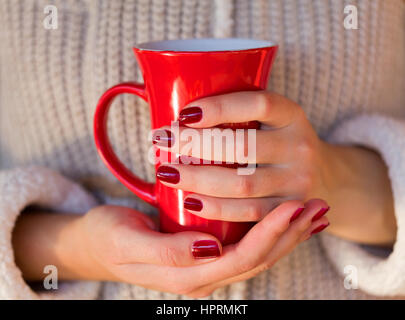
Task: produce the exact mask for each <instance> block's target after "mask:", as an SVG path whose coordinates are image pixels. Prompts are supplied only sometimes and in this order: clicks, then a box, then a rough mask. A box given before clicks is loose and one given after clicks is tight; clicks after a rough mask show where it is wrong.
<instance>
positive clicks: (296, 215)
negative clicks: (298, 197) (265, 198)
mask: <svg viewBox="0 0 405 320" xmlns="http://www.w3.org/2000/svg"><path fill="white" fill-rule="evenodd" d="M304 210H305V208H298V209H297V210H295V212H294V214H293V215H292V216H291V219H290V223H291V222H293V221H294V220H297V219H298V217H299V216H300V214H301V213H302V211H304Z"/></svg>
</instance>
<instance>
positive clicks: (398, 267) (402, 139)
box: [321, 115, 405, 296]
mask: <svg viewBox="0 0 405 320" xmlns="http://www.w3.org/2000/svg"><path fill="white" fill-rule="evenodd" d="M328 140H329V141H330V142H333V143H338V144H349V145H350V144H351V145H362V146H365V147H368V148H371V149H374V150H376V151H378V152H379V153H380V155H381V156H382V158H383V160H384V161H385V163H386V165H387V167H388V173H389V178H390V180H391V185H392V191H393V196H394V208H395V216H396V219H397V226H398V231H397V239H396V243H395V245H394V247H393V250H392V252H391V253H390V254H389V256H388V257H386V258H382V257H379V256H377V255H374V254H372V253H371V251H372V250H366V249H367V247H364V246H361V245H359V244H355V243H352V242H349V241H345V240H342V239H339V238H337V237H334V236H331V235H327V234H323V235H321V241H322V244H323V247H324V249H325V251H326V253H327V255H328V257H329V259H330V260H331V261H332V263H333V264H334V265H335V267H336V269H337V271H338V272H339V273H341V274H342V276H347V274H345V270H346V272H347V270H348V269H345V267H346V266H350V268H352V267H355V268H356V273H357V281H358V282H357V283H358V287H359V289H362V290H364V291H365V292H368V293H370V294H373V295H376V296H398V295H400V296H404V295H405V119H393V118H390V117H386V116H383V115H358V116H355V117H353V118H351V119H349V120H346V121H344V122H343V123H342V124H341V125H339V126H338V127H337V128H336V129H335V130H334V131H333V132H332V134H331V135H330V136H329V139H328Z"/></svg>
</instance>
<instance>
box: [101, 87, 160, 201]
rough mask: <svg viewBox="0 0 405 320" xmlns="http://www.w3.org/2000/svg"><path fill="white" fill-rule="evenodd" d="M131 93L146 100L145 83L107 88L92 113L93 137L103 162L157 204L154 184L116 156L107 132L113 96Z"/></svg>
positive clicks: (129, 184) (134, 189) (136, 191)
mask: <svg viewBox="0 0 405 320" xmlns="http://www.w3.org/2000/svg"><path fill="white" fill-rule="evenodd" d="M122 93H131V94H134V95H136V96H138V97H141V98H142V99H143V100H145V101H146V102H148V97H147V93H146V90H145V85H144V84H140V83H135V82H126V83H120V84H118V85H116V86H114V87H112V88H110V89H108V90H107V91H106V92H104V94H103V95H102V96H101V98H100V100H99V101H98V104H97V107H96V112H95V114H94V139H95V143H96V147H97V151H98V153H99V155H100V157H101V159H102V160H103V162H104V164H105V165H106V166H107V167H108V168H109V169H110V171H111V172H112V173H113V174H114V175H115V176H116V177H117V178H118V180H119V181H121V182H122V183H123V184H124V185H125V186H126V187H127V188H128V189H129V190H131V191H132V192H133V193H135V194H136V195H137V196H138V197H139V198H141V199H142V200H144V201H146V202H148V203H149V204H151V205H153V206H155V207H156V206H157V201H156V192H155V185H154V184H153V183H148V182H146V181H143V180H141V179H140V178H138V177H137V176H135V175H134V174H133V173H132V172H131V171H130V170H129V169H128V168H127V167H126V166H125V165H124V164H123V163H122V162H121V161H120V160H119V159H118V157H117V156H116V154H115V153H114V150H113V148H112V147H111V143H110V139H109V137H108V132H107V119H108V111H109V109H110V106H111V103H112V101H113V100H114V98H115V97H116V96H117V95H119V94H122Z"/></svg>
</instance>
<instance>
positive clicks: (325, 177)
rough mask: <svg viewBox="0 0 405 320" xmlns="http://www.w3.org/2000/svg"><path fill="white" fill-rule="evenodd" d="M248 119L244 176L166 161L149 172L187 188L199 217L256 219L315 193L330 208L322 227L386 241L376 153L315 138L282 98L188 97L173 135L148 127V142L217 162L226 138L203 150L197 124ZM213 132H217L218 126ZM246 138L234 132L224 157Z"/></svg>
mask: <svg viewBox="0 0 405 320" xmlns="http://www.w3.org/2000/svg"><path fill="white" fill-rule="evenodd" d="M254 120H257V121H259V122H260V124H261V127H260V130H257V131H256V139H255V140H256V141H255V143H256V152H255V154H254V155H253V157H252V155H250V157H248V158H249V160H248V162H249V163H257V164H258V166H257V168H254V169H255V170H253V172H252V174H248V175H246V174H244V175H240V174H237V170H235V169H232V168H226V167H221V166H192V165H185V164H173V163H169V164H163V165H161V166H160V167H159V169H158V172H157V177H158V178H159V179H160V181H161V182H162V183H163V184H165V185H167V186H170V187H174V188H178V189H182V190H186V191H190V192H192V193H193V194H190V195H188V196H187V198H186V199H185V204H184V206H185V208H186V209H187V210H190V212H192V213H194V214H196V215H199V216H202V217H204V218H207V219H216V220H226V221H259V220H261V219H263V218H264V216H265V215H266V214H267V213H268V212H270V211H271V209H273V208H275V207H276V206H277V205H279V204H280V203H282V202H284V201H286V200H291V199H297V200H302V201H306V200H308V199H312V198H321V199H324V200H326V201H327V202H328V203H329V205H330V206H331V208H333V209H332V210H331V214H330V215H329V220H330V223H331V226H330V228H329V232H331V233H333V234H336V235H338V236H342V237H344V238H347V239H351V240H354V241H359V242H363V243H370V244H390V243H392V242H393V241H394V239H395V231H396V225H395V217H394V214H393V212H394V210H393V200H392V194H391V188H390V182H389V179H388V175H387V169H386V167H385V165H384V162H383V161H382V159H381V158H380V157H379V155H378V154H376V153H375V152H373V151H371V150H367V149H364V148H358V147H344V146H336V145H331V144H328V143H326V142H324V141H322V140H321V139H320V138H319V137H318V135H317V133H316V132H315V130H314V129H313V127H312V125H311V123H310V122H309V121H308V120H307V117H306V115H305V112H304V111H303V109H302V108H301V107H300V106H299V105H298V104H296V103H294V102H293V101H291V100H288V99H287V98H285V97H283V96H280V95H278V94H274V93H269V92H267V91H249V92H236V93H230V94H225V95H218V96H212V97H207V98H203V99H200V100H197V101H194V102H192V103H190V104H189V105H188V106H185V107H184V108H183V109H182V111H181V112H180V115H179V123H180V125H181V127H180V128H179V132H178V133H177V135H175V134H174V132H173V131H175V130H173V129H172V130H171V131H172V132H171V134H167V131H165V130H170V127H163V128H160V129H158V131H155V132H154V143H155V145H156V146H158V147H159V148H162V149H165V150H171V151H175V152H179V153H180V154H182V155H185V156H191V157H194V158H201V159H206V160H213V161H224V162H225V161H229V159H230V158H229V155H230V152H229V151H230V150H229V143H227V147H223V148H222V149H218V144H215V141H214V138H212V139H211V140H212V141H211V142H212V143H211V147H210V149H209V150H204V146H205V145H206V144H203V141H204V138H206V136H203V131H204V130H203V128H212V127H215V126H218V125H220V124H227V123H243V122H247V121H254ZM185 126H187V127H188V128H187V127H185ZM190 128H194V130H193V132H191V131H190V130H191V129H190ZM162 130H163V131H162ZM186 130H187V131H186ZM216 130H217V134H218V132H219V131H218V130H224V129H216ZM228 131H229V130H228ZM196 136H198V138H195V137H196ZM224 136H226V134H224ZM247 136H248V135H246V134H245V138H242V139H239V138H237V137H236V135H235V137H234V146H233V148H232V151H231V155H232V157H237V155H238V154H237V153H238V150H242V151H243V152H245V155H246V152H247V151H249V150H248V144H247V143H246V142H247V141H248V139H247ZM185 137H186V138H185ZM190 137H193V138H192V139H190ZM170 138H171V139H170ZM173 139H174V141H173ZM168 140H170V142H169V141H168ZM168 142H169V143H168ZM249 143H251V141H249ZM169 147H170V148H169ZM175 148H176V149H175ZM232 157H231V158H232ZM232 159H234V158H232ZM236 159H238V158H236ZM202 182H203V183H202ZM328 209H329V208H324V210H322V211H321V212H320V213H319V217H321V216H322V215H324V214H325V213H326V212H327V211H328ZM319 217H317V218H319Z"/></svg>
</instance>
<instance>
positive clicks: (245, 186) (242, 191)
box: [236, 176, 254, 197]
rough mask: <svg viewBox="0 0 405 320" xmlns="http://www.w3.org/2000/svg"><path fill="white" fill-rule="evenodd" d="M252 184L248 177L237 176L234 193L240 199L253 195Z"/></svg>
mask: <svg viewBox="0 0 405 320" xmlns="http://www.w3.org/2000/svg"><path fill="white" fill-rule="evenodd" d="M253 189H254V183H253V182H252V180H251V179H250V176H238V180H237V181H236V193H237V194H238V195H240V196H242V197H249V196H251V195H253Z"/></svg>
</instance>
